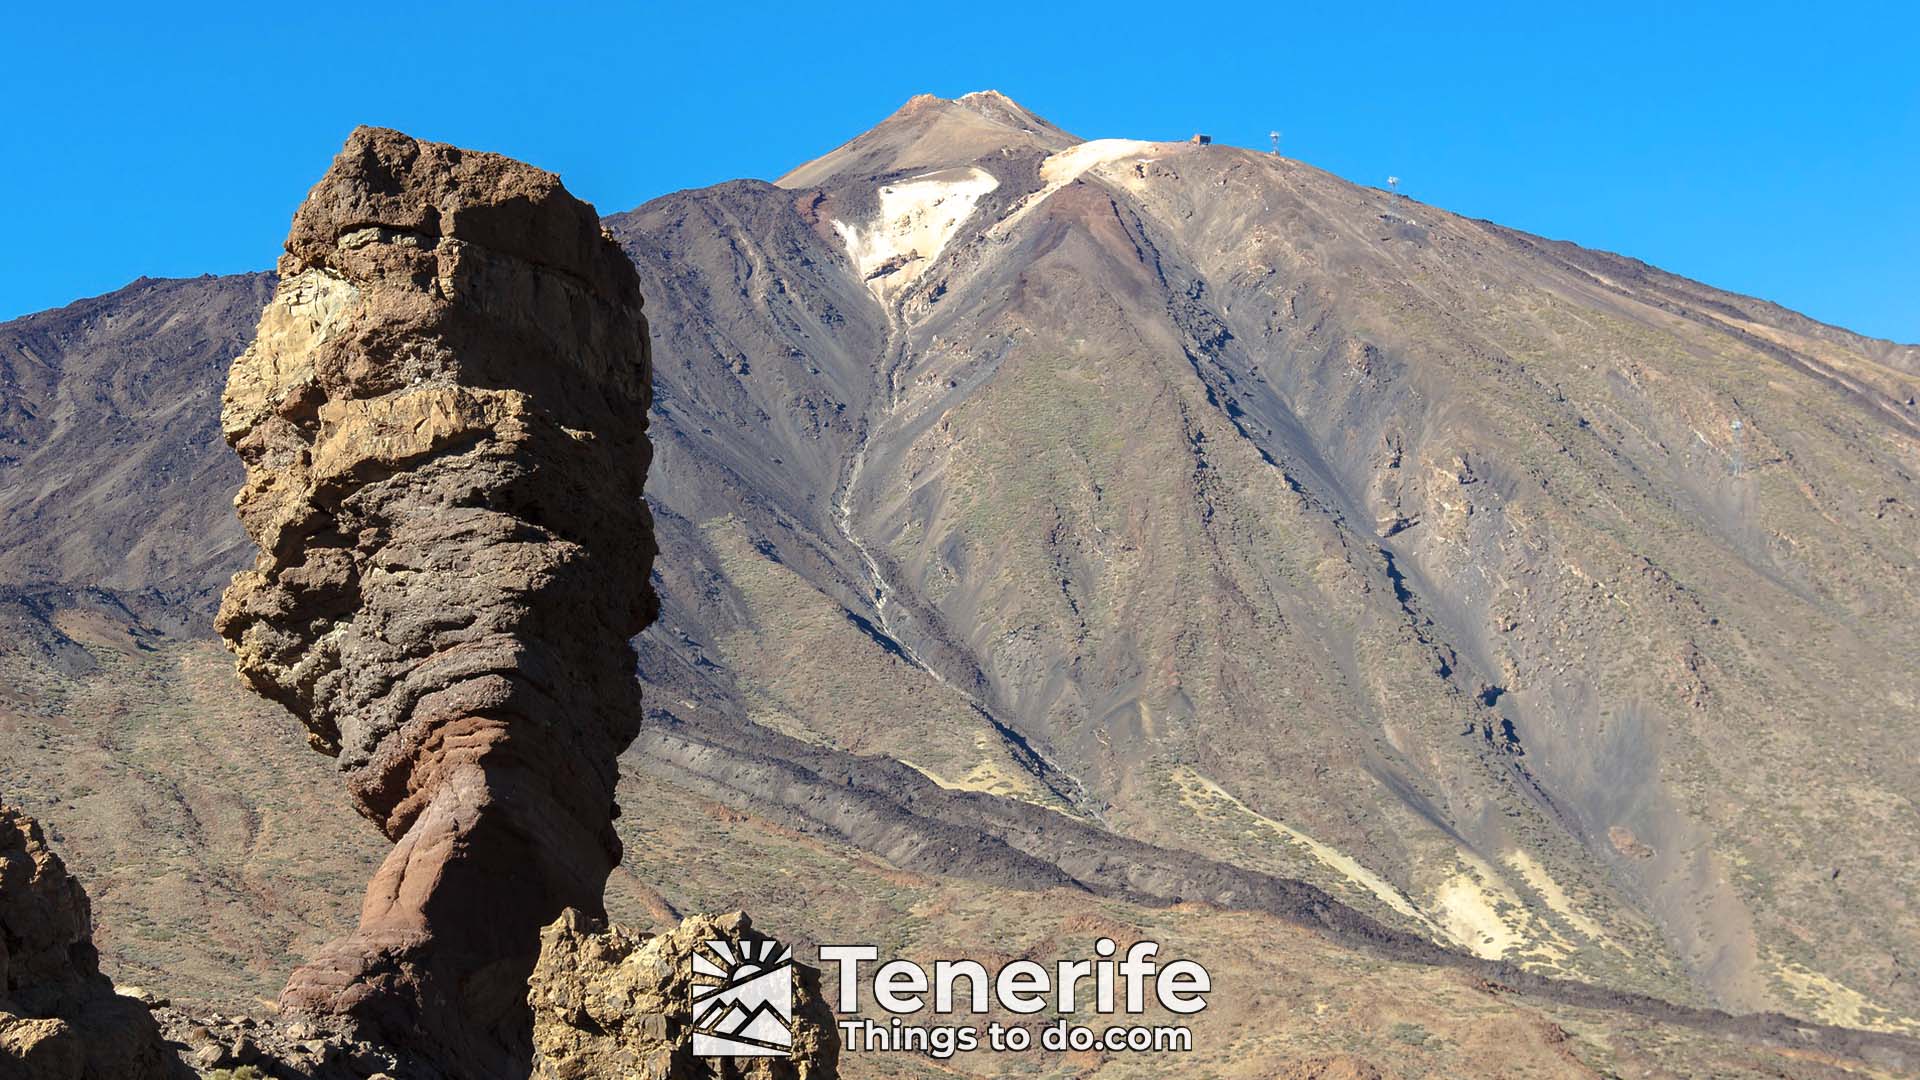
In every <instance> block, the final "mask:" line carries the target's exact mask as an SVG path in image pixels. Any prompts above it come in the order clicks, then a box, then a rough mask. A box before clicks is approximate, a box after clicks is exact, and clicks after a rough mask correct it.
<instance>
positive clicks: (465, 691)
mask: <svg viewBox="0 0 1920 1080" xmlns="http://www.w3.org/2000/svg"><path fill="white" fill-rule="evenodd" d="M279 273H280V282H279V287H278V290H277V291H276V293H275V295H274V298H273V300H272V302H271V303H269V304H268V306H267V308H266V311H265V313H264V314H263V315H262V316H261V320H260V329H259V335H258V338H257V340H256V341H255V343H254V344H253V346H252V347H251V348H249V349H248V350H247V352H246V353H245V355H243V356H241V357H240V358H239V359H238V360H236V361H235V362H234V365H233V368H232V371H231V372H230V374H229V377H228V382H227V390H226V396H225V399H224V409H223V413H222V424H223V427H224V430H225V434H226V438H227V441H228V442H229V443H230V444H231V445H232V446H233V447H234V449H235V450H237V451H238V452H239V455H240V457H241V459H242V461H243V462H244V463H245V465H246V481H245V485H244V486H243V487H242V489H241V491H240V493H239V495H238V496H237V497H236V500H235V504H236V506H237V508H238V510H239V513H240V518H241V522H242V524H243V525H244V526H245V528H246V530H247V532H248V534H249V535H250V536H252V538H253V539H254V541H255V542H256V543H257V544H258V545H259V547H260V551H261V554H260V557H259V560H258V562H257V563H256V565H255V567H254V568H253V569H252V570H249V571H245V572H242V573H240V574H238V575H236V576H235V578H234V582H233V585H232V587H231V588H230V589H229V590H228V592H227V594H226V597H225V600H224V602H223V604H222V606H221V609H220V613H219V616H218V619H217V627H218V629H219V631H220V633H221V634H222V636H224V637H225V638H226V639H227V641H228V642H229V644H230V645H231V647H232V648H233V651H234V652H235V654H236V655H237V657H238V660H239V668H240V671H241V673H242V674H243V675H244V677H245V678H246V679H247V680H248V682H249V683H251V684H252V686H253V687H254V688H255V689H256V690H258V691H259V692H260V693H262V694H264V695H266V696H267V697H269V698H272V699H273V700H275V701H278V702H281V703H282V704H284V705H285V706H286V707H287V708H288V709H290V710H291V711H292V712H293V713H294V714H295V715H296V716H297V717H299V718H300V720H301V721H302V722H303V723H304V724H305V725H306V727H307V729H308V732H309V741H310V742H311V743H312V745H313V746H314V747H315V748H316V749H318V750H320V751H322V752H324V753H327V754H331V755H334V756H337V757H338V759H339V767H340V770H341V772H342V773H344V774H345V777H346V782H347V789H348V792H349V793H350V795H351V797H352V799H353V802H354V805H355V806H356V807H357V808H358V809H359V811H360V812H361V813H362V814H364V815H365V816H366V817H367V818H369V819H370V820H371V821H373V822H374V823H375V824H376V825H377V826H378V827H379V828H380V829H381V830H382V831H383V832H384V833H385V834H386V835H387V836H388V837H389V838H391V839H392V840H393V841H395V845H396V846H395V847H394V850H393V852H392V854H391V855H390V856H389V857H388V858H387V860H386V861H385V862H384V863H383V865H382V866H381V867H380V870H379V871H378V873H377V874H376V875H375V877H374V880H373V881H372V883H371V884H370V885H369V887H368V890H367V895H366V901H365V904H364V906H363V908H362V912H361V918H360V925H359V928H358V929H357V930H356V931H355V932H354V933H353V934H352V935H350V936H349V937H347V938H346V939H344V940H342V941H339V942H336V943H334V944H333V945H331V946H329V947H328V948H326V949H325V950H324V952H323V953H322V954H321V955H320V956H318V957H316V958H314V959H313V960H312V961H311V962H309V963H308V964H307V965H305V966H304V967H302V968H301V969H300V970H299V971H297V972H296V973H295V974H294V976H293V978H292V979H291V981H290V982H289V984H288V986H287V988H286V990H285V992H284V994H283V997H282V1006H283V1008H284V1009H286V1010H289V1011H291V1012H293V1013H296V1014H308V1015H315V1016H340V1017H348V1018H351V1019H352V1020H353V1021H355V1023H356V1024H357V1025H358V1030H359V1031H360V1032H362V1033H363V1034H366V1035H368V1036H370V1037H372V1038H374V1039H376V1040H378V1041H381V1042H384V1043H386V1044H389V1045H393V1046H398V1047H404V1048H406V1049H408V1050H410V1051H412V1052H414V1053H417V1054H419V1055H421V1056H422V1057H424V1058H425V1059H427V1060H429V1061H432V1062H435V1063H437V1065H438V1066H439V1067H440V1068H442V1069H444V1070H445V1071H446V1072H447V1073H449V1074H450V1075H455V1076H461V1077H472V1078H484V1077H493V1076H505V1075H514V1074H518V1075H525V1070H526V1068H527V1063H528V1062H529V1061H530V1059H531V1022H530V1018H529V1013H528V1010H527V1007H526V997H525V994H526V985H527V976H528V974H529V972H530V971H531V970H532V968H533V965H534V960H535V957H536V955H537V953H538V951H539V947H540V928H541V927H543V926H545V925H546V924H548V923H550V922H551V921H553V920H554V919H555V918H556V917H557V916H558V915H559V914H560V912H561V911H562V910H563V909H566V908H576V909H579V910H582V911H586V912H589V913H595V914H597V913H599V912H600V911H601V908H602V892H603V889H604V886H605V882H606V877H607V874H608V872H609V871H610V870H611V869H612V868H613V867H614V866H615V865H616V864H617V863H618V862H619V859H620V854H621V851H620V843H619V840H618V839H617V838H616V836H615V833H614V830H613V825H612V822H613V818H614V817H615V815H616V814H617V812H618V811H617V808H616V806H615V805H614V783H615V779H616V769H615V759H616V757H617V756H618V755H619V753H620V751H621V750H622V749H624V748H625V747H626V746H627V744H628V743H629V742H631V741H632V739H633V737H634V734H635V732H636V731H637V729H638V724H639V722H640V715H641V714H640V701H639V690H638V686H637V683H636V682H635V679H634V673H633V669H634V656H633V652H632V649H631V647H630V646H629V644H628V641H629V639H630V638H632V637H633V636H634V635H635V634H636V633H638V632H639V631H640V630H641V629H642V628H644V627H645V626H646V625H647V623H648V622H649V621H651V619H652V618H653V615H654V611H655V606H656V601H655V598H654V595H653V591H652V589H651V588H650V587H649V585H648V575H649V572H650V569H651V566H652V562H653V556H654V551H655V547H654V542H653V532H652V523H651V520H650V519H649V517H648V514H647V509H646V504H645V503H644V502H643V500H642V496H641V489H642V484H643V482H644V479H645V476H646V470H647V465H648V461H649V458H650V448H649V445H648V441H647V435H646V429H647V406H648V401H649V396H650V382H649V379H650V367H649V356H648V346H647V340H648V338H647V327H646V322H645V320H644V318H643V317H642V315H641V298H640V292H639V288H638V286H637V284H636V281H635V277H634V272H633V268H632V266H631V265H630V264H629V263H628V261H627V259H626V257H625V256H624V255H623V254H622V253H621V251H620V249H619V248H618V247H617V246H615V245H614V243H613V242H612V241H611V240H610V239H608V238H607V237H606V235H605V234H604V233H603V232H602V231H601V227H600V224H599V221H598V219H597V218H596V216H595V214H594V211H593V208H592V207H590V206H588V205H587V204H586V203H583V202H581V201H579V200H578V199H575V198H573V197H572V196H571V195H569V194H568V193H567V192H566V190H565V189H564V188H563V187H562V186H561V184H560V181H559V179H558V178H557V177H555V176H553V175H552V174H550V173H546V172H542V171H541V170H539V169H535V168H532V167H531V166H528V165H524V164H521V163H519V162H516V161H513V160H510V159H508V158H504V157H500V156H498V155H494V154H484V153H473V152H469V151H464V150H459V149H456V148H454V147H451V146H443V145H439V144H435V143H426V142H420V141H417V140H414V139H412V138H409V137H407V136H405V135H402V134H400V133H398V132H394V131H385V130H379V129H373V128H361V129H359V130H358V131H355V132H354V133H353V135H352V137H351V138H350V139H349V140H348V141H347V144H346V147H345V149H344V150H342V151H341V153H340V155H339V157H337V158H336V159H335V161H334V163H333V167H332V168H331V169H329V170H328V172H327V174H326V175H325V176H324V177H323V178H322V179H321V181H320V183H319V184H318V185H317V186H315V187H314V189H313V191H312V192H311V193H310V194H309V195H308V197H307V200H306V202H305V203H304V204H303V205H302V206H301V207H300V209H299V211H298V212H297V213H296V214H295V216H294V221H293V228H292V231H291V233H290V235H289V236H288V238H287V253H286V255H285V256H283V257H282V259H281V261H280V266H279Z"/></svg>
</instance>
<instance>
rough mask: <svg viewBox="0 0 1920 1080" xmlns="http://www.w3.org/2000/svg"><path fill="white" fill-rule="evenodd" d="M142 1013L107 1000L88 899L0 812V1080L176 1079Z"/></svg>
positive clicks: (16, 817)
mask: <svg viewBox="0 0 1920 1080" xmlns="http://www.w3.org/2000/svg"><path fill="white" fill-rule="evenodd" d="M173 1068H174V1061H173V1058H172V1056H171V1055H170V1054H169V1053H168V1052H167V1050H166V1047H165V1046H164V1045H163V1044H162V1042H161V1039H160V1028H159V1025H158V1024H156V1023H155V1022H154V1019H153V1016H152V1015H151V1014H150V1013H149V1012H148V1011H147V1006H146V1005H145V1004H143V1003H141V1002H140V1001H137V1000H135V999H133V998H130V997H124V996H122V995H120V994H117V993H115V992H114V989H113V983H112V981H111V980H109V979H108V978H107V977H106V976H105V975H103V974H101V973H100V954H99V953H98V952H97V951H96V950H95V949H94V947H93V913H92V906H91V905H90V904H89V903H88V901H87V894H86V890H84V889H82V888H81V887H80V883H79V882H78V881H76V880H74V878H73V877H72V875H70V874H68V873H67V868H66V864H65V863H63V862H61V861H60V856H58V855H56V854H54V852H53V849H52V848H51V847H49V846H48V845H47V838H46V836H45V834H44V833H43V832H42V831H41V829H40V824H39V823H38V822H36V821H34V820H33V819H32V818H30V817H28V816H27V815H26V814H24V813H22V812H21V811H19V810H17V809H15V808H13V807H11V806H6V805H4V804H0V1080H149V1078H153V1080H158V1078H161V1077H170V1076H173V1075H174V1073H173V1072H172V1071H171V1070H172V1069H173Z"/></svg>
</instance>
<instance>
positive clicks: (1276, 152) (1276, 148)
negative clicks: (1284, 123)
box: [1267, 131, 1280, 157]
mask: <svg viewBox="0 0 1920 1080" xmlns="http://www.w3.org/2000/svg"><path fill="white" fill-rule="evenodd" d="M1267 138H1269V139H1272V140H1273V156H1274V157H1279V156H1280V133H1279V132H1277V131H1269V132H1267Z"/></svg>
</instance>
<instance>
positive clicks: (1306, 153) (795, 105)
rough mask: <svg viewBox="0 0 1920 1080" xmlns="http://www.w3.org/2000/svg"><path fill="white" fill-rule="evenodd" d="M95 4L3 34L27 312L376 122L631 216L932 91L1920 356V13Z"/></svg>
mask: <svg viewBox="0 0 1920 1080" xmlns="http://www.w3.org/2000/svg"><path fill="white" fill-rule="evenodd" d="M183 6H184V5H154V4H144V3H143V4H138V5H135V4H124V5H123V4H119V3H111V2H109V3H99V4H93V5H79V4H68V5H51V4H31V5H20V6H15V7H14V8H13V9H12V10H10V11H9V12H7V13H6V14H5V15H4V16H0V166H4V167H0V318H8V317H12V316H14V315H18V314H21V313H24V312H28V311H34V310H38V309H40V308H44V307H50V306H55V305H58V304H62V303H66V302H68V301H70V300H73V299H75V298H78V297H81V296H87V295H92V294H96V293H100V292H105V291H108V290H111V289H114V288H117V287H119V286H120V285H123V284H125V283H126V282H127V281H129V280H131V279H133V278H135V277H137V276H139V275H141V274H150V275H155V276H180V275H190V274H199V273H203V272H214V273H228V272H233V271H240V270H248V269H255V268H261V267H266V266H269V265H271V264H272V262H273V260H274V258H275V257H276V255H277V254H278V252H279V246H280V241H281V240H282V239H283V238H284V236H285V233H286V227H287V219H288V217H289V215H290V214H291V213H292V211H293V208H294V206H295V205H296V204H297V203H298V202H299V200H300V198H301V197H302V195H304V194H305V192H306V189H307V188H308V187H309V186H310V185H311V184H312V183H313V181H314V180H315V179H317V178H318V177H319V175H320V173H321V172H322V171H323V170H324V169H325V167H326V164H327V162H328V160H329V159H330V158H331V156H332V155H333V153H334V151H335V150H336V149H337V148H338V146H339V144H340V141H341V140H342V139H343V138H344V137H345V136H346V134H347V132H348V131H350V130H351V129H352V128H353V126H354V125H355V124H357V123H376V124H383V125H387V126H391V127H398V128H401V129H403V130H406V131H408V132H411V133H414V134H417V135H420V136H423V137H427V138H433V139H439V140H444V141H449V142H454V143H459V144H461V145H465V146H471V147H477V148H481V149H487V150H497V151H501V152H503V153H508V154H512V155H514V156H516V157H521V158H524V159H526V160H528V161H532V162H534V163H536V164H539V165H541V166H544V167H546V168H549V169H553V170H554V171H556V172H559V173H560V174H561V175H562V176H563V177H564V178H565V180H566V182H567V185H568V187H569V188H571V189H572V190H573V191H574V192H575V193H576V194H578V195H581V196H583V197H585V198H587V199H590V200H592V201H593V202H594V204H595V205H596V206H598V207H599V208H600V210H601V211H602V212H603V213H610V212H613V211H616V210H624V209H628V208H630V207H633V206H635V205H637V204H639V203H641V202H643V201H645V200H647V199H649V198H651V197H653V196H656V195H659V194H662V193H665V192H668V191H672V190H675V189H678V188H684V187H696V186H700V185H704V184H709V183H714V182H716V181H720V180H726V179H731V178H734V177H740V176H755V177H763V178H768V179H771V178H773V177H775V176H778V175H779V174H780V173H782V172H784V171H785V170H786V169H788V168H790V167H791V166H793V165H795V164H797V163H799V162H801V161H803V160H806V159H807V158H810V157H813V156H816V155H818V154H820V153H823V152H825V151H826V150H828V149H831V148H832V147H833V146H835V145H837V144H839V143H840V142H842V141H844V140H846V139H847V138H850V137H851V136H853V135H855V134H857V133H859V132H860V131H862V130H864V129H865V128H867V127H870V126H872V125H873V124H874V123H877V122H878V121H879V120H881V119H882V118H883V117H885V116H886V115H887V114H888V113H889V112H891V111H892V110H893V109H894V108H895V107H897V106H898V105H899V104H900V103H901V102H902V101H904V100H905V99H906V98H908V97H909V96H911V95H913V94H915V93H918V92H922V91H929V92H932V93H936V94H939V95H941V96H943V97H952V96H955V95H958V94H961V93H965V92H967V91H969V90H976V89H983V88H994V89H999V90H1001V91H1003V92H1005V93H1007V94H1008V95H1010V96H1012V97H1013V98H1015V99H1016V100H1018V101H1020V102H1021V103H1022V104H1024V105H1026V106H1027V107H1029V108H1031V109H1033V110H1034V111H1036V112H1038V113H1040V114H1041V115H1043V116H1046V117H1048V118H1049V119H1051V120H1053V121H1054V122H1055V123H1058V124H1060V125H1061V126H1062V127H1065V128H1067V129H1068V130H1070V131H1073V132H1075V133H1077V134H1080V135H1082V136H1086V137H1090V138H1091V137H1099V136H1132V137H1142V138H1155V137H1184V136H1185V135H1187V134H1189V133H1191V132H1193V131H1197V130H1204V131H1208V132H1211V133H1212V134H1213V135H1214V136H1215V138H1216V139H1218V140H1219V141H1222V142H1231V143H1240V144H1244V145H1256V146H1264V145H1265V142H1266V133H1267V131H1268V130H1269V129H1272V128H1280V129H1282V130H1283V131H1284V132H1285V141H1284V146H1283V150H1284V152H1285V153H1286V154H1287V155H1288V156H1290V157H1297V158H1300V159H1302V160H1304V161H1308V162H1311V163H1312V164H1315V165H1318V166H1320V167H1322V168H1325V169H1329V170H1331V171H1333V172H1335V173H1338V174H1340V175H1342V176H1346V177H1348V178H1350V179H1354V180H1358V181H1361V182H1365V183H1374V184H1377V183H1380V182H1382V181H1383V180H1384V178H1385V177H1386V176H1387V175H1388V174H1389V173H1393V174H1397V175H1399V176H1400V177H1402V178H1403V190H1405V191H1407V192H1408V193H1409V194H1411V195H1413V196H1414V197H1416V198H1419V199H1422V200H1424V201H1427V202H1432V203H1435V204H1438V205H1440V206H1444V207H1447V208H1449V209H1452V210H1456V211H1459V212H1461V213H1465V214H1470V215H1473V216H1476V217H1486V218H1491V219H1493V220H1496V221H1499V222H1501V223H1503V224H1507V225H1512V226H1515V227H1517V228H1522V229H1526V230H1528V231H1531V232H1536V233H1540V234H1543V235H1546V236H1550V237H1556V238H1562V239H1568V240H1573V241H1576V242H1578V243H1582V244H1585V245H1588V246H1591V247H1599V248H1606V249H1609V250H1614V251H1619V252H1623V253H1625V254H1629V255H1633V256H1636V257H1638V258H1642V259H1645V260H1647V261H1648V262H1652V263H1654V264H1656V265H1659V266H1662V267H1665V268H1667V269H1670V270H1674V271H1676V272H1679V273H1682V274H1685V275H1687V276H1689V277H1694V278H1698V279H1701V280H1703V281H1706V282H1709V283H1711V284H1714V285H1719V286H1722V287H1725V288H1730V289H1734V290H1737V291H1740V292H1745V293H1751V294H1754V295H1758V296H1762V297H1766V298H1768V299H1771V300H1777V301H1779V302H1781V303H1783V304H1786V305H1787V306H1789V307H1793V308H1796V309H1799V310H1801V311H1805V312H1806V313H1808V314H1810V315H1813V316H1815V317H1816V318H1820V319H1824V320H1827V321H1829V322H1835V323H1839V324H1841V325H1844V326H1847V327H1850V328H1853V329H1857V330H1860V331H1863V332H1866V333H1870V334H1874V335H1876V336H1881V337H1891V338H1894V339H1896V340H1901V341H1906V342H1916V341H1920V206H1916V202H1917V201H1920V200H1916V198H1915V195H1914V192H1915V190H1916V184H1920V73H1917V72H1920V63H1916V52H1917V51H1920V5H1908V4H1901V5H1895V4H1886V5H1867V4H1851V5H1850V4H1846V3H1826V4H1816V5H1806V4H1800V5H1793V6H1788V5H1784V4H1782V5H1777V6H1770V5H1767V4H1751V3H1750V4H1705V5H1693V6H1688V7H1686V8H1685V9H1684V10H1678V9H1676V10H1674V11H1670V12H1661V11H1656V10H1645V9H1647V8H1657V7H1660V6H1663V5H1636V6H1634V8H1635V10H1629V11H1623V10H1622V8H1623V7H1625V6H1624V5H1608V8H1609V10H1608V13H1607V14H1605V15H1604V16H1602V15H1597V14H1596V15H1587V14H1582V13H1580V12H1578V11H1576V10H1573V8H1574V5H1558V4H1538V3H1532V4H1510V5H1509V4H1485V5H1479V6H1477V7H1468V6H1463V5H1451V4H1437V3H1426V4H1408V5H1398V4H1393V3H1345V4H1327V3H1324V2H1321V3H1313V4H1298V5H1295V4H1285V3H1273V2H1268V3H1258V4H1245V5H1238V4H1232V3H1213V4H1194V3H1186V4H1166V3H1134V2H1131V0H1116V2H1111V3H1106V4H1099V5H1073V4H1054V5H1049V4H1039V3H1031V2H1028V3H1021V4H997V3H984V2H983V3H946V4H929V3H924V2H914V3H897V4H889V5H878V4H875V5H865V6H854V5H831V4H820V5H792V4H787V5H765V6H755V5H742V4H738V3H705V4H700V5H689V6H679V5H646V4H640V5H616V4H566V3H557V4H546V5H524V6H508V5H496V4H490V3H484V2H473V3H466V4H459V5H439V4H419V5H398V4H394V5H358V4H355V3H352V2H339V3H331V4H326V5H320V6H296V5H282V4H257V3H256V4H247V5H232V6H226V5H219V4H205V5H198V6H197V8H196V9H195V10H194V11H193V12H191V13H188V12H185V11H183V10H181V8H182V7H183Z"/></svg>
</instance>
